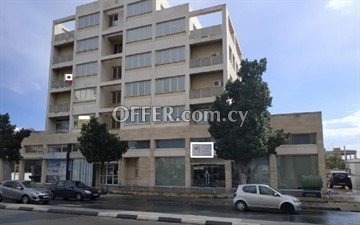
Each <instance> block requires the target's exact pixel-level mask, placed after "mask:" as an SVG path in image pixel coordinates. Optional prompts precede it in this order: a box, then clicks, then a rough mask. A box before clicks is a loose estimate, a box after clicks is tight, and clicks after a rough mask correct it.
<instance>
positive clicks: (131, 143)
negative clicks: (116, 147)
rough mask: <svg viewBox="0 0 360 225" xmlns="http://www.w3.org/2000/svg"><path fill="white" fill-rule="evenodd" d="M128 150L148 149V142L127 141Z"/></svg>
mask: <svg viewBox="0 0 360 225" xmlns="http://www.w3.org/2000/svg"><path fill="white" fill-rule="evenodd" d="M128 143H129V149H150V141H149V140H147V141H129V142H128Z"/></svg>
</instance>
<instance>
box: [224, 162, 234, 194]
mask: <svg viewBox="0 0 360 225" xmlns="http://www.w3.org/2000/svg"><path fill="white" fill-rule="evenodd" d="M225 188H226V190H230V189H231V188H232V170H231V161H230V160H228V161H226V162H225Z"/></svg>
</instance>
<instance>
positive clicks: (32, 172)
mask: <svg viewBox="0 0 360 225" xmlns="http://www.w3.org/2000/svg"><path fill="white" fill-rule="evenodd" d="M24 164H25V165H24V166H25V171H24V172H25V176H24V179H25V180H33V181H34V182H40V181H41V160H24Z"/></svg>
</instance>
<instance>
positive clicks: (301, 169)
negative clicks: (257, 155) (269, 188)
mask: <svg viewBox="0 0 360 225" xmlns="http://www.w3.org/2000/svg"><path fill="white" fill-rule="evenodd" d="M277 168H278V169H277V170H278V187H279V188H280V189H294V188H295V189H297V188H301V187H302V185H301V176H302V175H317V174H318V158H317V155H281V156H278V157H277Z"/></svg>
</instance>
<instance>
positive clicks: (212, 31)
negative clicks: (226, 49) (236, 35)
mask: <svg viewBox="0 0 360 225" xmlns="http://www.w3.org/2000/svg"><path fill="white" fill-rule="evenodd" d="M221 33H222V31H221V25H216V26H211V27H206V28H202V29H197V30H192V31H191V32H190V39H202V38H208V37H212V36H216V35H221Z"/></svg>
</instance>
